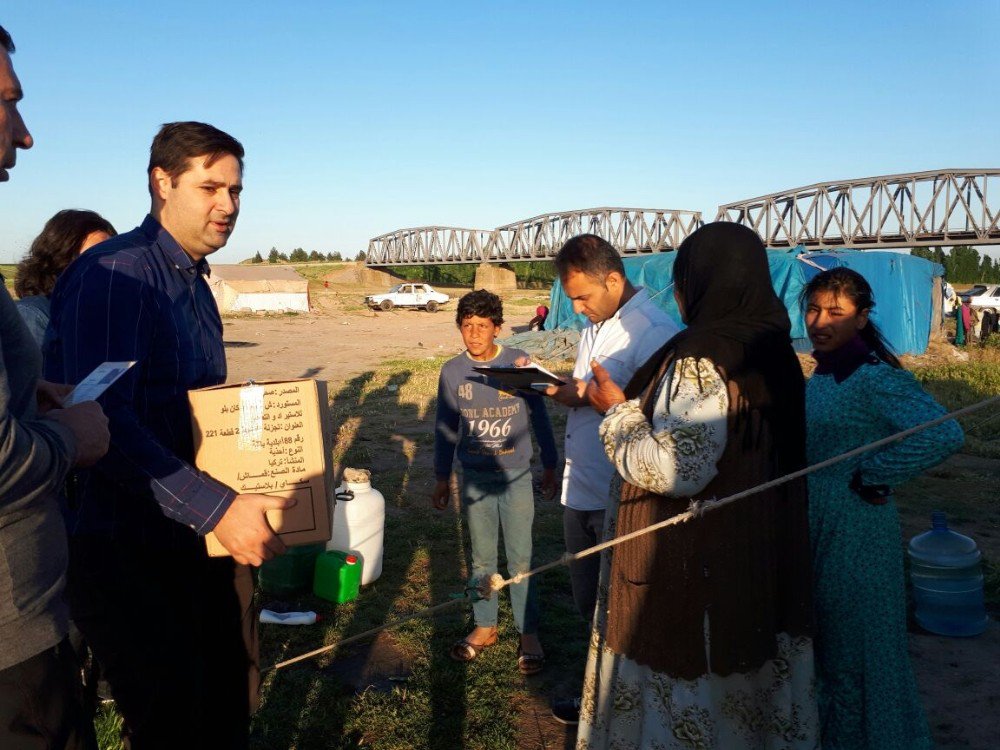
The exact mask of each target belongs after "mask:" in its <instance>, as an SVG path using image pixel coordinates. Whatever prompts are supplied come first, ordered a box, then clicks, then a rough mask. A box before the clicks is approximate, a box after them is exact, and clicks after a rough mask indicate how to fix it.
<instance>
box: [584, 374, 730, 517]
mask: <svg viewBox="0 0 1000 750" xmlns="http://www.w3.org/2000/svg"><path fill="white" fill-rule="evenodd" d="M728 412H729V394H728V391H727V389H726V384H725V381H723V379H722V377H721V376H720V375H719V372H718V370H717V369H716V368H715V365H714V364H713V363H712V362H711V361H710V360H707V359H698V360H696V359H690V358H689V359H683V360H681V361H680V362H675V363H674V365H672V366H671V367H670V369H669V370H668V371H667V373H666V376H665V377H664V378H663V380H662V381H661V382H660V384H659V386H657V393H656V403H655V406H654V408H653V420H652V424H650V422H649V421H648V420H647V419H646V417H645V415H644V414H643V413H642V411H641V410H640V408H639V399H633V400H632V401H626V402H625V403H623V404H619V405H617V406H615V407H614V408H612V409H610V410H609V411H608V413H607V415H606V416H605V418H604V421H603V422H602V423H601V428H600V434H601V440H602V441H603V442H604V450H605V453H606V454H607V456H608V458H609V459H610V460H611V462H612V463H613V464H614V465H615V468H616V469H617V470H618V473H619V474H620V475H621V476H622V477H623V478H624V479H625V480H626V481H627V482H629V483H631V484H634V485H636V486H637V487H642V488H643V489H646V490H649V491H651V492H656V493H658V494H661V495H670V496H677V497H689V496H691V495H694V494H697V493H698V492H700V491H701V490H703V489H704V488H705V486H706V485H707V484H708V483H709V482H710V481H711V480H712V479H713V478H714V477H715V476H716V474H717V473H718V470H717V468H716V465H717V464H718V461H719V459H720V458H721V456H722V452H723V450H724V449H725V447H726V430H727V422H728Z"/></svg>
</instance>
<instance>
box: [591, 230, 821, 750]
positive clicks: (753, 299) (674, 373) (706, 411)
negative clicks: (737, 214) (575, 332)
mask: <svg viewBox="0 0 1000 750" xmlns="http://www.w3.org/2000/svg"><path fill="white" fill-rule="evenodd" d="M674 281H675V297H676V299H677V303H678V307H679V308H680V310H681V314H682V316H683V318H684V321H685V323H687V325H688V327H687V329H686V330H685V331H682V332H681V333H680V334H678V335H677V336H675V337H674V338H673V339H671V341H669V342H668V343H667V344H666V345H665V346H664V348H663V349H661V350H660V351H659V352H658V353H657V354H655V355H654V356H653V358H652V359H651V360H650V362H649V363H647V364H646V366H645V367H643V368H642V369H641V370H640V371H639V372H638V373H637V374H636V376H635V377H634V378H633V380H632V382H631V383H630V384H629V386H628V387H627V389H626V392H623V391H622V390H621V389H620V388H619V387H618V386H617V385H616V384H615V383H614V382H613V381H611V380H610V378H609V377H608V376H607V373H606V372H605V371H604V370H603V368H601V367H600V365H598V364H596V363H594V364H593V365H592V367H593V369H594V376H595V377H594V382H593V383H591V385H590V386H589V388H588V397H589V398H590V400H591V403H592V404H593V405H594V407H595V408H596V409H598V411H602V412H605V413H606V416H605V419H604V421H603V423H602V425H601V437H602V439H603V441H604V445H605V449H606V451H607V454H608V457H609V458H610V459H611V460H612V462H613V463H614V464H615V466H616V468H617V470H618V474H619V477H618V478H617V480H616V483H615V485H614V486H613V489H612V499H613V502H612V504H611V507H610V508H609V511H608V515H607V519H606V527H605V536H606V537H607V538H610V537H615V536H618V535H624V534H626V533H628V532H631V531H634V530H637V529H640V528H643V527H645V526H648V525H650V524H653V523H656V522H658V521H661V520H664V519H666V518H669V517H671V516H674V515H677V514H678V513H682V512H684V511H686V510H687V509H688V507H689V503H691V502H694V503H695V504H696V505H697V504H705V505H711V501H712V499H713V498H722V497H725V496H727V495H731V494H733V493H735V492H738V491H740V490H744V489H748V488H750V487H754V486H757V485H759V484H761V483H763V482H766V481H768V480H771V479H775V478H777V477H779V476H783V475H785V474H788V473H791V472H793V471H795V470H797V469H800V468H802V467H803V466H804V465H805V449H804V446H805V413H804V409H805V406H804V383H803V378H802V370H801V368H800V366H799V363H798V360H797V358H796V356H795V354H794V352H793V351H792V347H791V340H790V338H789V330H790V324H789V320H788V315H787V312H786V311H785V308H784V306H783V305H782V304H781V302H780V300H779V299H778V298H777V296H776V295H775V293H774V290H773V288H772V286H771V280H770V274H769V273H768V265H767V255H766V253H765V251H764V246H763V244H762V243H761V241H760V238H759V237H758V236H757V235H756V234H755V233H754V232H753V231H751V230H749V229H747V228H745V227H742V226H739V225H736V224H729V223H716V224H709V225H707V226H705V227H703V228H701V229H699V230H698V231H697V232H695V233H694V234H692V235H691V236H690V237H689V238H688V239H687V240H685V242H684V243H683V244H682V245H681V247H680V248H679V250H678V252H677V259H676V261H675V264H674ZM601 565H602V568H601V582H600V586H599V591H598V605H597V609H596V612H595V616H594V627H593V631H592V635H591V643H590V652H589V656H588V662H587V672H586V676H585V678H584V694H583V700H582V705H581V712H580V727H579V732H578V738H577V748H578V749H579V750H587V749H591V748H609V749H610V748H614V749H616V750H619V749H625V748H631V749H634V750H640V748H641V750H664V749H666V748H726V749H727V750H729V749H733V750H739V749H740V748H774V749H775V750H777V749H778V748H783V749H784V748H803V749H807V748H809V749H811V748H815V747H817V746H818V726H817V716H816V705H815V700H814V696H813V676H814V675H813V652H812V641H811V617H812V601H811V598H810V577H811V574H810V568H809V547H808V521H807V507H806V495H805V482H804V480H800V481H796V482H791V483H788V484H785V485H783V486H780V487H777V488H773V489H771V490H769V491H765V492H761V493H758V494H756V495H753V496H750V497H747V498H745V499H743V500H740V501H738V502H736V503H732V504H730V505H727V506H724V507H722V508H719V509H716V510H711V511H709V512H706V513H704V514H703V515H701V516H699V517H697V518H695V519H693V520H690V521H687V522H684V523H681V524H678V525H675V526H671V527H668V528H666V529H663V530H661V531H659V532H656V533H655V534H648V535H645V536H642V537H639V538H637V539H634V540H631V541H629V542H626V543H623V544H621V545H620V546H617V547H614V548H613V549H612V550H609V551H607V552H605V553H604V555H603V558H602V562H601Z"/></svg>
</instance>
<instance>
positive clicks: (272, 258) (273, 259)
mask: <svg viewBox="0 0 1000 750" xmlns="http://www.w3.org/2000/svg"><path fill="white" fill-rule="evenodd" d="M280 260H281V254H280V253H279V252H278V248H276V247H272V248H271V252H269V253H268V254H267V262H268V263H277V262H278V261H280Z"/></svg>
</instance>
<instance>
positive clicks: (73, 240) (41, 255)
mask: <svg viewBox="0 0 1000 750" xmlns="http://www.w3.org/2000/svg"><path fill="white" fill-rule="evenodd" d="M91 232H107V233H108V234H110V235H111V236H112V237H114V236H115V235H116V234H118V232H116V231H115V228H114V227H113V226H111V222H109V221H108V220H107V219H105V218H104V217H103V216H101V215H100V214H98V213H95V212H93V211H81V210H78V209H74V208H68V209H66V210H64V211H60V212H59V213H57V214H56V215H55V216H53V217H52V218H51V219H49V220H48V221H47V222H45V226H44V227H43V228H42V233H41V234H39V235H38V236H37V237H35V241H34V242H32V243H31V248H30V249H29V250H28V254H27V255H25V256H24V258H22V260H21V262H20V263H18V264H17V277H16V279H15V281H14V291H15V292H17V296H18V297H36V296H42V297H48V296H49V295H50V294H52V289H53V288H54V287H55V285H56V279H58V278H59V275H60V274H61V273H62V272H63V271H65V270H66V267H67V266H68V265H69V264H70V263H72V262H73V259H74V258H76V257H77V256H78V255H79V254H80V246H81V245H82V244H83V241H84V240H85V239H87V235H89V234H90V233H91Z"/></svg>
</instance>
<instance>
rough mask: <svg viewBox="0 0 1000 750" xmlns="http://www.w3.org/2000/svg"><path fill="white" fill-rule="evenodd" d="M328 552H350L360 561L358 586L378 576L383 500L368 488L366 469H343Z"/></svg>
mask: <svg viewBox="0 0 1000 750" xmlns="http://www.w3.org/2000/svg"><path fill="white" fill-rule="evenodd" d="M331 531H332V534H331V536H330V541H329V542H327V543H326V548H327V549H328V550H339V551H340V552H352V553H354V554H356V555H357V556H358V557H359V558H360V559H361V585H362V586H364V585H366V584H369V583H371V582H372V581H374V580H376V579H377V578H378V577H379V576H380V575H382V550H383V542H384V537H385V498H384V497H382V493H381V492H379V491H378V490H376V489H375V488H374V487H372V483H371V472H370V471H368V470H367V469H344V481H343V482H342V483H341V485H340V486H339V487H338V488H337V491H336V497H335V501H334V506H333V521H332V529H331Z"/></svg>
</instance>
